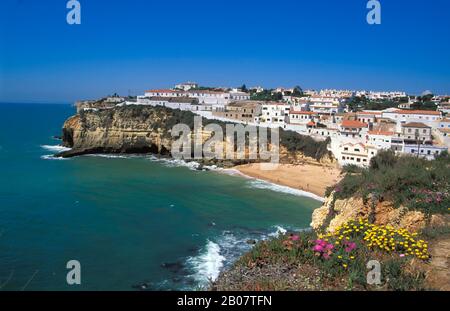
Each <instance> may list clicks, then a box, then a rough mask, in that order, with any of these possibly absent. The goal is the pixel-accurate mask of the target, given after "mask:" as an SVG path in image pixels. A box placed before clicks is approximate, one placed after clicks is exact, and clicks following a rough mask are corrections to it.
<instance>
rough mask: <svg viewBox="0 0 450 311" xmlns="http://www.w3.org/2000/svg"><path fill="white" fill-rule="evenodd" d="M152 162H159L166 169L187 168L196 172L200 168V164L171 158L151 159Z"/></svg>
mask: <svg viewBox="0 0 450 311" xmlns="http://www.w3.org/2000/svg"><path fill="white" fill-rule="evenodd" d="M151 160H152V161H155V162H160V163H161V164H162V165H164V166H166V167H187V168H189V169H190V170H193V171H196V170H198V168H199V167H200V163H198V162H195V161H189V162H186V161H184V160H179V159H173V158H157V157H153V158H151Z"/></svg>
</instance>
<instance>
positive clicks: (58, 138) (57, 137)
mask: <svg viewBox="0 0 450 311" xmlns="http://www.w3.org/2000/svg"><path fill="white" fill-rule="evenodd" d="M52 138H53V139H56V140H62V137H61V136H57V135H54V136H52Z"/></svg>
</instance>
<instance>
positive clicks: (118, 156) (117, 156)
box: [84, 153, 133, 159]
mask: <svg viewBox="0 0 450 311" xmlns="http://www.w3.org/2000/svg"><path fill="white" fill-rule="evenodd" d="M84 156H85V157H94V158H106V159H128V158H133V156H131V155H121V154H106V153H105V154H103V153H94V154H86V155H84Z"/></svg>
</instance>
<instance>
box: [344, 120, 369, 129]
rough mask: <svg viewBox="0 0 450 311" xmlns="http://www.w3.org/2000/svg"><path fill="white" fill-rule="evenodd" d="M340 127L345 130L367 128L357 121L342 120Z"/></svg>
mask: <svg viewBox="0 0 450 311" xmlns="http://www.w3.org/2000/svg"><path fill="white" fill-rule="evenodd" d="M341 126H342V127H345V128H349V127H350V128H364V127H367V124H366V123H363V122H359V121H353V120H344V121H342V124H341Z"/></svg>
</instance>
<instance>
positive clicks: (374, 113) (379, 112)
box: [357, 111, 381, 115]
mask: <svg viewBox="0 0 450 311" xmlns="http://www.w3.org/2000/svg"><path fill="white" fill-rule="evenodd" d="M357 114H368V115H381V111H358V112H357Z"/></svg>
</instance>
